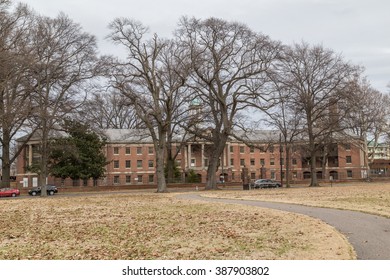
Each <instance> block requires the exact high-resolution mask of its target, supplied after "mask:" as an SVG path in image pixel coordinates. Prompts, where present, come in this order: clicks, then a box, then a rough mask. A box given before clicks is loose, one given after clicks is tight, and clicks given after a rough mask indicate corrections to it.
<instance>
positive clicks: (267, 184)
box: [253, 179, 282, 189]
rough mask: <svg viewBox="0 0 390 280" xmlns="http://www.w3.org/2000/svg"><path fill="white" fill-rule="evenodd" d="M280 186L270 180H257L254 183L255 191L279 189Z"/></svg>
mask: <svg viewBox="0 0 390 280" xmlns="http://www.w3.org/2000/svg"><path fill="white" fill-rule="evenodd" d="M281 186H282V185H281V184H280V183H279V182H276V181H274V180H271V179H259V180H257V181H255V183H254V186H253V187H254V188H255V189H264V188H280V187H281Z"/></svg>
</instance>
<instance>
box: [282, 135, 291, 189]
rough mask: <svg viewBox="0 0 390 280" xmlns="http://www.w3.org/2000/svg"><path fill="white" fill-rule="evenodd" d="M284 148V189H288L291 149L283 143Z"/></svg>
mask: <svg viewBox="0 0 390 280" xmlns="http://www.w3.org/2000/svg"><path fill="white" fill-rule="evenodd" d="M284 147H285V151H286V162H285V164H286V188H289V187H290V175H291V174H290V173H291V170H290V153H291V147H290V145H289V144H288V143H287V142H285V143H284Z"/></svg>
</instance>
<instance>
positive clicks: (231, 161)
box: [230, 158, 234, 166]
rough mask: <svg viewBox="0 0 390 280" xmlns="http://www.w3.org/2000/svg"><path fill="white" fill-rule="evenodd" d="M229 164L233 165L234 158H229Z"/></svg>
mask: <svg viewBox="0 0 390 280" xmlns="http://www.w3.org/2000/svg"><path fill="white" fill-rule="evenodd" d="M230 165H231V166H233V165H234V159H232V158H231V159H230Z"/></svg>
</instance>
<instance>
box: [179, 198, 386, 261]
mask: <svg viewBox="0 0 390 280" xmlns="http://www.w3.org/2000/svg"><path fill="white" fill-rule="evenodd" d="M178 197H179V198H184V199H191V200H203V201H210V202H220V203H227V204H243V205H250V206H257V207H264V208H271V209H278V210H283V211H288V212H293V213H300V214H304V215H308V216H311V217H314V218H319V219H321V220H323V221H324V222H326V223H328V224H329V225H331V226H333V227H335V228H336V229H338V230H339V231H340V232H341V233H343V234H344V235H345V236H347V238H348V239H349V242H350V243H351V244H352V246H353V247H354V249H355V251H356V254H357V257H358V259H360V260H390V219H388V218H384V217H380V216H375V215H370V214H365V213H360V212H356V211H348V210H337V209H330V208H317V207H309V206H301V205H296V204H287V203H276V202H262V201H254V200H236V199H219V198H205V197H201V196H200V195H197V194H182V195H179V196H178Z"/></svg>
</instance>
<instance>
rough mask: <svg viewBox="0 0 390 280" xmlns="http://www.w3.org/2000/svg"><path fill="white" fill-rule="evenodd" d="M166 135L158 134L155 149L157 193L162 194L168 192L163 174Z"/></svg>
mask: <svg viewBox="0 0 390 280" xmlns="http://www.w3.org/2000/svg"><path fill="white" fill-rule="evenodd" d="M166 136H167V135H166V133H164V132H162V133H160V135H159V137H160V139H159V141H158V146H157V147H155V149H156V176H157V192H158V193H164V192H168V189H167V182H166V180H165V172H164V159H165V148H166V146H165V144H166Z"/></svg>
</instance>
